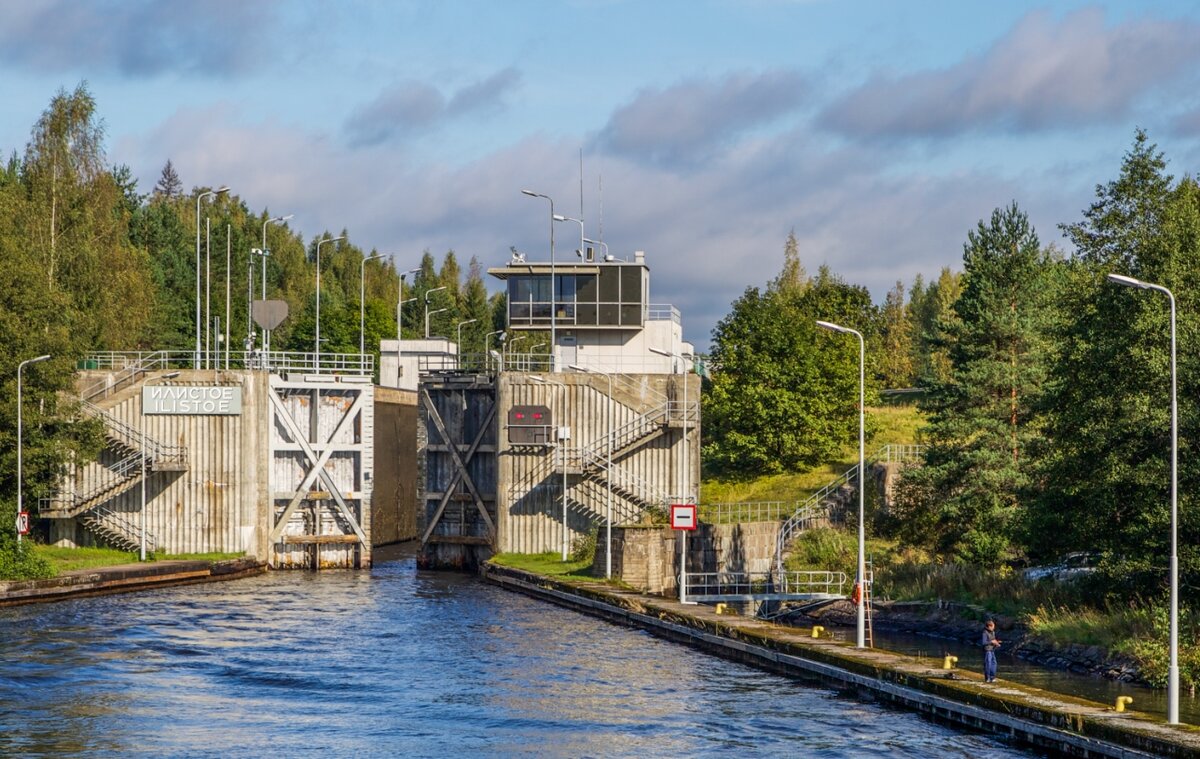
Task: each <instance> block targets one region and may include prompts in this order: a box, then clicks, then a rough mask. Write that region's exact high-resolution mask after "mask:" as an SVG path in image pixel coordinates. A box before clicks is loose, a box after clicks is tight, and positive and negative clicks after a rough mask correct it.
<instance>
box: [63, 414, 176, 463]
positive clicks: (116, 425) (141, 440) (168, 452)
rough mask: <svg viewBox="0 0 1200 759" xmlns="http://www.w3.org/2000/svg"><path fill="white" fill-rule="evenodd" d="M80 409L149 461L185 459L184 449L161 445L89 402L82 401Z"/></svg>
mask: <svg viewBox="0 0 1200 759" xmlns="http://www.w3.org/2000/svg"><path fill="white" fill-rule="evenodd" d="M80 408H82V409H83V410H84V411H85V412H86V413H88V414H91V415H92V416H94V417H97V418H99V419H100V420H101V421H103V422H104V424H105V426H106V427H107V428H108V430H109V431H110V432H111V433H113V435H112V436H113V437H115V438H117V439H119V440H120V441H121V443H122V445H124V446H125V447H126V448H130V449H132V450H137V451H142V452H143V453H146V454H148V455H149V457H150V460H151V461H182V460H184V459H186V458H187V448H186V447H184V446H181V445H166V444H164V443H161V442H159V441H158V440H156V439H154V438H152V437H150V436H149V435H146V434H145V433H144V432H143V431H142V430H139V429H136V428H134V427H133V426H132V425H129V424H126V423H125V422H122V421H121V420H120V419H117V418H116V417H114V416H113V415H112V414H109V413H108V412H107V411H105V410H104V409H102V408H100V407H99V406H97V405H96V404H94V403H91V402H90V401H82V402H81V403H80Z"/></svg>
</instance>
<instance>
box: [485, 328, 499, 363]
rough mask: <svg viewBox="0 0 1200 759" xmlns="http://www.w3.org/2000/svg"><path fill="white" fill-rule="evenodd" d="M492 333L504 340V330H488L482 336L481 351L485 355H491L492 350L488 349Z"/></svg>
mask: <svg viewBox="0 0 1200 759" xmlns="http://www.w3.org/2000/svg"><path fill="white" fill-rule="evenodd" d="M492 335H499V336H500V337H499V340H500V341H503V340H504V330H502V329H498V330H496V331H495V332H489V333H487V334H486V335H484V336H483V353H484V355H485V356H491V355H492V351H491V350H490V348H491V342H492Z"/></svg>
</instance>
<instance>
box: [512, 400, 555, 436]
mask: <svg viewBox="0 0 1200 759" xmlns="http://www.w3.org/2000/svg"><path fill="white" fill-rule="evenodd" d="M553 429H554V425H553V424H552V423H551V421H550V408H549V407H548V406H513V407H512V408H510V409H509V410H508V442H509V444H511V445H549V444H550V443H552V442H553V441H552V440H551V431H552V430H553Z"/></svg>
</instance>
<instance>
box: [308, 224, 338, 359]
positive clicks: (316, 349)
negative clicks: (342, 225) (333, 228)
mask: <svg viewBox="0 0 1200 759" xmlns="http://www.w3.org/2000/svg"><path fill="white" fill-rule="evenodd" d="M345 239H346V237H345V236H344V235H343V236H341V237H330V238H329V239H327V240H317V333H316V336H315V337H314V339H313V353H314V354H315V359H314V360H315V362H316V366H315V367H314V368H315V369H316V370H317V371H320V369H321V246H322V245H324V244H325V243H327V242H337V241H338V240H345Z"/></svg>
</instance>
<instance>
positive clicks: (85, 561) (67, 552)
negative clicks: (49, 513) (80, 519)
mask: <svg viewBox="0 0 1200 759" xmlns="http://www.w3.org/2000/svg"><path fill="white" fill-rule="evenodd" d="M34 552H35V553H36V554H37V555H38V556H40V557H41V558H43V559H45V560H46V562H47V563H49V564H50V567H51V569H52V570H53V572H54V574H56V575H57V574H61V573H62V572H71V571H74V570H79V569H97V568H99V567H112V566H117V565H118V564H136V563H137V562H138V554H137V552H136V551H118V550H116V549H114V548H62V547H59V546H44V545H35V546H34ZM244 555H245V554H244V553H183V554H151V555H150V556H149V557H148V558H149V559H150V560H151V561H158V560H180V559H184V560H193V561H223V560H225V559H236V558H239V557H241V556H244Z"/></svg>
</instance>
